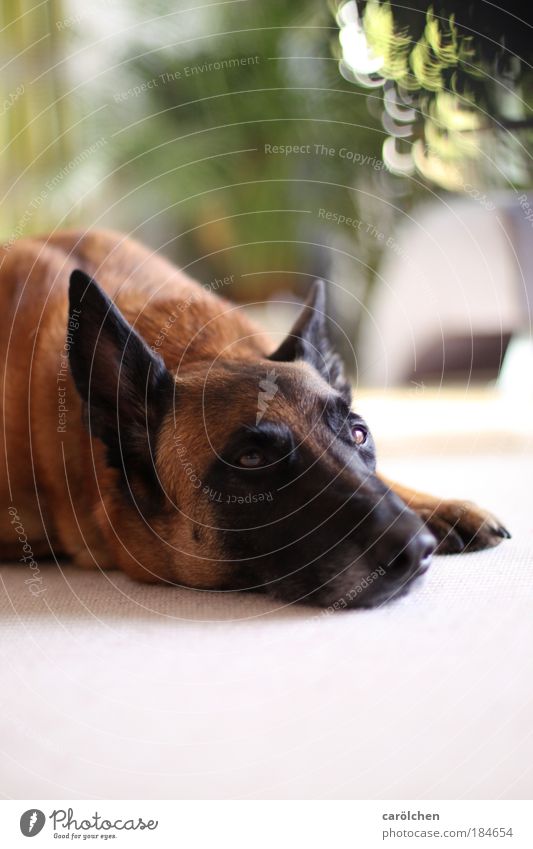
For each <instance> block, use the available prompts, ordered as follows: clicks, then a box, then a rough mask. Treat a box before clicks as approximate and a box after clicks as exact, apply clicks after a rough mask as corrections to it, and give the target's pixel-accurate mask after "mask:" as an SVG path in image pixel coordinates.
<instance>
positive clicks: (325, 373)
mask: <svg viewBox="0 0 533 849" xmlns="http://www.w3.org/2000/svg"><path fill="white" fill-rule="evenodd" d="M269 359H270V360H273V361H274V362H278V363H279V362H284V363H289V362H294V361H295V360H305V362H307V363H310V364H311V365H312V366H314V367H315V368H316V370H317V371H318V372H319V373H320V374H321V375H322V377H324V378H325V379H326V380H327V381H328V383H330V384H331V386H333V388H334V389H336V390H337V391H338V392H340V393H341V395H342V396H343V398H344V399H345V401H346V402H347V403H348V404H350V403H351V397H352V393H351V388H350V384H349V382H348V380H347V379H346V376H345V374H344V366H343V363H342V360H341V358H340V357H339V355H338V354H336V353H335V351H334V350H333V348H332V346H331V342H330V340H329V336H328V332H327V316H326V286H325V283H324V281H323V280H315V282H314V283H313V285H312V287H311V291H310V293H309V296H308V298H307V300H306V302H305V304H304V306H303V309H302V311H301V313H300V315H299V316H298V318H297V319H296V322H295V323H294V325H293V327H292V330H291V331H290V333H289V335H288V336H287V338H286V339H284V340H283V342H282V343H281V345H280V346H279V348H277V349H276V350H275V351H274V353H273V354H271V355H270V357H269Z"/></svg>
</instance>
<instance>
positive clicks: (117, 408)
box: [69, 271, 174, 484]
mask: <svg viewBox="0 0 533 849" xmlns="http://www.w3.org/2000/svg"><path fill="white" fill-rule="evenodd" d="M69 301H70V312H69V322H70V328H72V327H73V326H75V323H76V322H77V324H78V325H79V326H78V327H77V329H75V330H73V329H71V330H70V335H71V336H72V340H71V341H70V340H69V341H70V348H69V360H70V370H71V372H72V376H73V378H74V382H75V384H76V388H77V390H78V392H79V394H80V395H81V398H82V401H83V402H84V406H85V418H86V422H87V424H88V426H89V429H90V432H91V434H92V435H93V436H97V437H98V438H99V439H101V440H102V442H104V444H105V445H106V447H107V456H108V462H109V463H110V465H112V466H115V467H116V468H118V469H120V470H121V471H122V472H123V473H124V474H125V475H126V476H127V477H128V479H130V478H131V477H135V478H137V479H143V481H144V482H145V483H146V484H154V483H157V481H156V480H155V479H154V478H156V477H157V476H156V472H155V469H154V465H153V437H154V435H155V432H156V431H157V427H158V425H159V423H160V421H161V418H162V416H163V415H164V412H165V411H166V409H167V408H168V407H169V406H170V404H171V403H172V399H173V389H174V381H173V379H172V377H171V375H170V373H169V372H168V371H167V369H166V367H165V365H164V363H163V360H162V359H161V357H159V356H158V355H156V354H155V353H153V352H152V351H151V350H150V348H149V347H148V345H147V344H146V343H145V341H144V340H143V339H142V338H141V336H139V334H138V333H136V331H135V330H134V329H133V327H132V326H131V325H130V324H129V323H128V322H127V321H126V319H125V318H124V316H123V315H122V313H121V312H120V311H119V310H118V309H117V307H116V306H115V304H114V303H113V302H112V301H111V300H110V298H109V297H108V296H107V295H106V294H105V292H104V291H103V290H102V289H101V288H100V286H99V285H98V284H97V283H96V281H95V280H93V279H92V278H91V277H89V276H88V275H87V274H85V273H84V272H83V271H74V272H73V273H72V275H71V277H70V289H69Z"/></svg>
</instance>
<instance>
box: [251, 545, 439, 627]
mask: <svg viewBox="0 0 533 849" xmlns="http://www.w3.org/2000/svg"><path fill="white" fill-rule="evenodd" d="M432 556H433V544H429V537H428V541H427V550H426V551H425V553H424V554H423V556H421V557H420V559H419V560H418V561H417V562H411V564H410V566H408V567H405V568H403V569H402V570H398V569H395V568H394V562H395V560H394V559H392V560H391V562H388V563H384V564H379V563H376V564H369V563H368V562H367V561H363V562H362V559H361V557H359V558H355V559H353V560H352V561H351V562H349V563H348V565H346V566H344V567H342V568H340V567H339V566H337V567H336V568H335V567H333V566H332V564H331V563H330V564H327V565H325V564H320V563H319V564H318V565H309V566H306V567H303V568H301V569H296V570H294V571H293V572H292V573H290V574H288V575H286V576H284V577H280V576H273V575H272V574H270V575H268V574H266V575H264V576H263V580H262V582H261V587H260V589H261V591H263V592H265V593H267V594H269V595H271V596H273V597H274V598H276V599H278V600H279V601H282V602H285V603H286V604H297V603H298V604H309V605H313V606H315V607H321V608H327V609H328V610H346V609H353V608H371V607H380V606H382V605H384V604H388V603H389V602H392V601H395V600H396V599H399V598H401V597H402V596H405V595H406V594H407V593H408V592H410V590H411V589H412V588H413V587H414V586H415V585H416V584H418V583H419V581H420V579H421V578H422V577H423V576H424V575H425V573H426V572H427V571H428V569H429V567H430V565H431V561H432ZM391 565H392V568H391Z"/></svg>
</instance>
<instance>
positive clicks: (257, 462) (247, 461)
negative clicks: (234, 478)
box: [238, 451, 266, 469]
mask: <svg viewBox="0 0 533 849" xmlns="http://www.w3.org/2000/svg"><path fill="white" fill-rule="evenodd" d="M238 462H239V466H242V467H243V468H244V469H258V468H259V467H260V466H265V465H266V458H265V456H264V454H261V453H260V452H259V451H247V452H246V454H241V456H240V457H239V461H238Z"/></svg>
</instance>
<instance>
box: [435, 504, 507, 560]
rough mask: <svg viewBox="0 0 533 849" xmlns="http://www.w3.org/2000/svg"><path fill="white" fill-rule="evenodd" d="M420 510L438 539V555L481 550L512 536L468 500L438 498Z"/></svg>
mask: <svg viewBox="0 0 533 849" xmlns="http://www.w3.org/2000/svg"><path fill="white" fill-rule="evenodd" d="M419 512H420V515H421V517H422V518H423V519H424V521H425V522H426V524H427V526H428V527H429V528H430V529H431V531H432V532H433V533H434V535H435V536H436V538H437V540H438V546H437V549H436V553H437V554H459V553H460V552H461V551H480V550H481V549H483V548H492V547H493V546H495V545H499V544H500V542H501V541H502V539H510V537H511V534H510V533H509V531H508V530H507V528H504V526H503V525H502V524H501V522H499V521H498V519H496V517H495V516H493V515H492V514H491V513H489V512H487V510H482V509H481V508H480V507H478V506H477V504H473V503H472V502H471V501H441V502H439V503H438V504H437V505H435V506H432V507H427V508H423V509H422V510H420V511H419Z"/></svg>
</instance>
